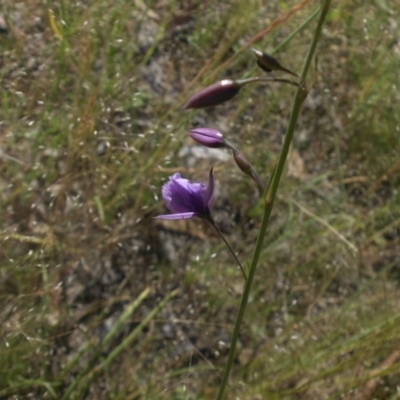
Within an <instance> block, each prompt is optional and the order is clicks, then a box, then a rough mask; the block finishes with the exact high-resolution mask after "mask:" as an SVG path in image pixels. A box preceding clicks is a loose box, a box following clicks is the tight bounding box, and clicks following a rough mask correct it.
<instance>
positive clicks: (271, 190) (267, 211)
mask: <svg viewBox="0 0 400 400" xmlns="http://www.w3.org/2000/svg"><path fill="white" fill-rule="evenodd" d="M330 3H331V0H325V1H324V3H323V5H322V6H321V12H320V16H319V20H318V24H317V28H316V30H315V34H314V37H313V40H312V43H311V46H310V49H309V51H308V53H307V57H306V59H305V62H304V65H303V69H302V73H301V82H303V84H302V87H299V88H298V89H297V91H296V95H295V99H294V102H293V106H292V112H291V114H290V119H289V123H288V127H287V130H286V135H285V140H284V142H283V145H282V150H281V153H280V156H279V160H278V163H277V165H276V168H275V171H274V173H273V176H272V178H271V179H272V181H271V184H270V185H268V188H267V190H266V192H265V195H264V201H265V203H264V213H263V218H262V222H261V227H260V231H259V234H258V238H257V243H256V246H255V249H254V254H253V259H252V261H251V265H250V270H249V275H248V278H247V281H246V284H245V287H244V291H243V295H242V300H241V302H240V308H239V311H238V315H237V317H236V322H235V326H234V329H233V334H232V340H231V345H230V349H229V355H228V361H227V363H226V366H225V371H224V375H223V377H222V382H221V386H220V388H219V391H218V396H217V400H222V399H223V397H224V393H225V388H226V386H227V383H228V380H229V375H230V372H231V369H232V365H233V361H234V357H235V350H236V344H237V341H238V337H239V332H240V327H241V324H242V321H243V317H244V314H245V311H246V306H247V302H248V299H249V295H250V290H251V285H252V283H253V278H254V275H255V272H256V267H257V264H258V260H259V257H260V253H261V249H262V247H263V241H264V237H265V233H266V230H267V226H268V222H269V219H270V216H271V211H272V207H273V204H274V201H275V197H276V194H277V191H278V187H279V182H280V179H281V176H282V173H283V168H284V166H285V162H286V158H287V155H288V152H289V148H290V143H291V141H292V137H293V132H294V128H295V126H296V122H297V118H298V116H299V112H300V108H301V105H302V103H303V101H304V99H305V98H306V96H307V93H308V92H307V89H306V88H305V86H304V82H305V80H306V77H307V74H308V71H309V69H310V65H311V62H312V59H313V56H314V53H315V49H316V46H317V43H318V40H319V38H320V36H321V31H322V26H323V24H324V21H325V17H326V15H327V13H328V10H329V6H330Z"/></svg>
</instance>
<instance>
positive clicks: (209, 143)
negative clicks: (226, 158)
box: [190, 128, 226, 149]
mask: <svg viewBox="0 0 400 400" xmlns="http://www.w3.org/2000/svg"><path fill="white" fill-rule="evenodd" d="M190 137H191V138H192V139H193V140H195V141H196V142H198V143H200V144H202V145H203V146H206V147H211V148H213V149H215V148H219V147H225V146H226V144H225V139H224V137H223V135H222V133H221V132H219V131H217V130H215V129H212V128H195V129H192V130H191V131H190Z"/></svg>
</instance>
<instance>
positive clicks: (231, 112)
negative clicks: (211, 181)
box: [0, 0, 400, 399]
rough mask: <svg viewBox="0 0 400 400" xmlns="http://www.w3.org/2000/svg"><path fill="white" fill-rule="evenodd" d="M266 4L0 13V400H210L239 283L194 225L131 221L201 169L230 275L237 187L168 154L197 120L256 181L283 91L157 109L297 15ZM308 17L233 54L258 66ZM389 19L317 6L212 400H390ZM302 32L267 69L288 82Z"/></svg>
mask: <svg viewBox="0 0 400 400" xmlns="http://www.w3.org/2000/svg"><path fill="white" fill-rule="evenodd" d="M267 3H268V4H267V5H265V4H263V2H259V1H255V0H247V1H242V0H237V1H230V2H225V3H223V4H221V3H220V2H214V1H211V2H208V3H204V5H203V3H201V2H200V3H198V4H197V3H193V8H190V7H189V6H188V5H182V4H181V3H180V2H130V1H122V0H121V1H116V2H111V3H110V2H106V1H88V2H80V3H73V2H61V3H57V4H56V3H54V2H48V4H42V2H39V1H30V2H7V4H6V5H3V6H2V7H3V8H0V12H1V13H3V14H4V16H5V18H6V20H7V23H8V26H9V33H8V34H7V35H3V34H2V35H0V46H1V48H2V52H1V55H0V88H1V90H0V103H1V104H0V149H1V151H2V153H1V154H5V155H6V156H2V157H1V158H0V210H1V211H0V243H1V244H0V317H1V320H2V326H1V328H0V336H1V337H0V339H1V340H0V397H4V398H28V397H38V398H63V396H64V398H72V399H73V398H76V399H80V398H88V399H96V398H110V399H111V398H112V399H118V398H121V399H127V398H128V399H129V398H130V399H209V398H214V397H215V394H216V391H217V389H218V383H219V379H220V377H221V374H222V369H223V367H224V365H225V361H226V356H227V348H226V343H228V341H229V337H230V334H231V331H232V328H233V323H234V318H235V315H236V312H237V309H238V305H239V301H240V293H241V284H242V282H241V278H242V277H241V274H240V271H239V270H238V269H237V268H236V267H235V266H234V265H233V263H232V259H231V255H230V254H229V253H228V252H227V251H226V249H225V248H224V247H223V245H222V244H221V243H220V242H219V240H218V238H217V237H216V236H215V234H214V232H213V231H212V230H211V229H209V228H208V227H207V226H206V225H204V224H202V223H201V221H200V222H199V221H196V220H193V221H189V222H184V223H178V222H176V223H173V224H164V223H162V224H160V223H158V222H156V221H155V220H154V219H153V218H152V217H153V216H155V215H157V214H158V213H161V212H163V211H162V210H163V209H164V208H163V205H162V203H161V201H160V196H161V185H162V183H163V182H164V181H165V180H166V179H167V177H168V176H169V175H171V174H172V173H174V172H177V171H179V172H180V173H181V174H182V175H184V176H185V177H188V178H190V179H192V180H206V178H207V174H208V170H209V168H210V166H211V165H214V170H215V176H216V185H217V192H216V197H215V204H214V216H215V219H216V221H217V223H218V224H219V226H220V227H221V229H222V230H223V232H224V234H225V235H226V236H227V238H228V239H229V241H230V242H231V244H232V246H233V248H234V249H236V250H237V251H239V257H240V259H241V260H243V262H244V263H245V264H246V263H248V262H249V260H250V257H251V254H252V249H253V246H254V243H255V238H256V234H257V231H258V228H259V224H260V216H261V213H262V207H261V205H260V202H259V199H258V193H257V190H256V188H255V187H254V184H253V182H252V181H250V180H247V179H246V177H245V176H244V175H242V174H241V173H240V171H238V170H237V168H235V165H234V163H233V162H232V161H231V160H229V161H227V162H221V161H216V160H214V159H196V160H194V162H193V160H191V159H190V157H187V156H182V155H181V153H180V151H181V149H182V147H183V146H185V145H186V146H190V145H192V144H193V143H192V142H190V141H189V140H188V138H187V132H188V130H189V129H190V128H191V127H192V124H193V123H198V121H199V120H200V121H202V122H201V123H202V124H205V125H208V126H212V127H215V128H218V129H220V130H221V131H223V132H224V134H226V135H227V136H228V137H229V138H230V140H232V141H233V142H234V143H235V145H237V146H238V147H239V148H240V150H241V151H242V152H243V154H244V155H245V156H247V157H248V158H249V159H251V162H252V163H253V164H254V165H255V166H256V167H257V170H258V171H259V173H260V175H261V176H262V177H263V178H264V179H265V180H267V178H268V177H269V175H270V174H271V172H272V167H273V165H274V163H275V162H276V161H277V157H278V154H279V150H280V146H281V143H282V132H284V131H285V128H286V123H287V120H288V116H289V115H288V114H289V112H290V108H291V103H292V99H293V94H294V90H293V88H291V87H289V86H283V85H282V86H280V85H276V84H274V85H270V86H266V85H260V86H257V85H249V86H247V87H245V88H244V89H243V91H241V93H240V95H239V96H238V97H237V98H235V99H234V100H232V101H231V102H230V103H228V104H225V105H221V106H218V107H217V108H214V109H211V110H205V111H188V112H185V113H182V112H181V111H180V110H179V107H180V106H182V104H183V103H184V102H185V100H187V98H188V97H189V96H190V95H191V94H193V93H194V92H195V91H196V90H198V89H200V88H201V87H203V86H204V85H207V84H209V83H212V82H214V81H215V80H217V79H223V78H225V77H230V78H242V77H243V76H246V74H247V73H248V71H252V70H253V69H254V59H253V56H252V54H251V52H250V51H249V49H246V44H247V43H250V42H251V40H252V38H254V37H255V35H256V34H257V33H258V32H260V31H262V30H264V29H265V28H266V27H267V26H272V27H274V26H275V25H274V24H273V22H274V21H275V20H276V19H278V18H279V17H281V16H282V15H283V14H284V13H286V12H288V10H290V9H291V8H292V7H293V6H294V5H295V4H297V3H296V2H289V3H288V2H279V1H275V2H267ZM389 3H390V2H387V6H389V7H390V6H391V5H390V4H389ZM318 4H319V3H318V2H311V3H310V4H309V5H308V6H306V7H304V8H303V9H301V10H299V11H298V12H296V13H295V14H294V15H293V16H291V17H290V18H287V19H285V18H283V19H282V20H281V22H280V23H278V24H277V25H276V26H275V28H274V29H272V30H271V32H269V33H268V34H266V35H265V36H264V37H263V38H262V39H261V40H260V41H259V42H257V43H255V44H252V45H251V46H250V47H256V48H259V49H260V50H264V51H267V52H268V51H269V52H271V51H272V50H273V49H275V48H276V47H277V46H279V45H280V44H281V43H282V42H284V41H285V39H286V38H288V37H289V36H290V35H291V33H293V32H296V31H297V30H299V29H298V28H299V27H300V26H301V24H303V23H304V21H305V20H306V19H307V18H308V17H309V16H310V15H311V14H312V13H313V12H314V11H315V9H316V8H317V6H318ZM188 7H189V8H188ZM49 8H50V9H51V10H52V12H53V15H54V20H53V23H54V24H55V26H56V27H57V30H58V31H59V35H61V36H59V37H58V34H57V31H55V30H54V29H55V28H54V26H53V27H52V26H51V20H50V17H49V12H48V9H49ZM243 10H246V12H244V11H243ZM389 11H390V10H388V9H387V7H386V6H385V4H384V3H382V2H365V3H363V2H350V3H345V2H342V3H341V4H338V3H337V2H334V4H333V9H332V11H331V13H330V14H329V16H328V21H327V23H326V25H325V28H324V33H323V37H322V39H321V43H320V45H319V47H318V51H317V53H318V64H317V67H316V68H317V71H316V73H317V75H316V80H315V83H314V87H313V89H312V91H311V93H310V95H309V98H308V99H307V101H306V103H305V104H304V107H303V109H302V112H301V117H300V120H299V123H298V127H297V130H296V132H295V136H294V144H293V148H292V151H291V154H290V156H289V162H288V164H289V166H288V171H289V173H288V174H286V176H284V177H283V180H282V184H281V187H280V189H279V192H278V193H279V197H278V201H277V203H276V205H275V208H274V211H273V214H272V224H271V226H270V229H269V230H268V232H267V237H266V241H265V246H264V248H263V251H262V254H261V263H260V266H259V269H258V271H257V274H256V278H255V283H254V288H253V291H252V293H251V296H250V303H249V308H248V310H247V314H246V316H245V322H244V325H243V329H242V332H241V335H240V345H239V349H238V356H237V362H236V364H235V366H234V371H233V374H232V378H231V381H230V385H229V387H228V391H229V395H228V397H227V398H234V397H235V396H236V397H237V398H241V399H265V398H267V399H275V398H276V399H310V398H311V399H314V398H315V399H322V398H324V399H337V398H344V399H357V398H359V399H372V398H388V399H396V398H399V394H398V389H397V384H398V383H397V382H398V380H399V373H400V356H399V354H398V353H397V352H398V343H399V333H398V332H400V329H399V328H400V322H399V317H400V314H399V307H398V305H399V301H400V298H399V295H398V289H399V288H398V280H399V276H400V274H399V260H400V259H399V256H398V254H399V224H400V222H399V221H400V208H399V194H398V191H399V189H398V186H399V178H398V172H399V170H400V162H399V156H398V154H399V151H400V141H399V126H400V121H399V120H400V113H399V112H398V103H399V97H398V70H399V67H400V55H399V46H398V43H397V42H398V37H399V29H398V27H397V25H396V23H395V22H396V21H397V19H398V15H396V12H395V7H394V6H393V10H392V12H391V13H390V12H389ZM314 26H315V21H311V22H310V23H309V24H308V25H307V26H306V27H305V28H304V29H300V30H299V31H298V32H297V33H296V35H294V36H293V38H291V40H289V41H288V42H287V43H286V44H285V46H283V47H282V48H281V49H280V50H279V51H278V52H277V53H275V56H276V57H278V59H279V60H280V61H281V62H282V63H283V64H284V65H285V66H287V67H288V68H289V69H291V70H295V71H299V70H300V68H301V65H302V62H303V60H304V57H305V53H306V51H307V48H308V46H309V43H310V39H311V35H312V33H313V27H314ZM262 74H263V72H262V71H261V72H259V71H257V70H255V71H254V72H253V75H262ZM276 76H278V74H276ZM7 156H9V157H13V158H15V159H17V160H19V161H20V162H17V161H15V160H13V159H12V158H8V157H7ZM147 288H148V292H147V291H146V292H144V291H145V290H146V289H147ZM143 293H145V294H146V295H144V294H143ZM172 294H173V295H172ZM375 378H376V379H375ZM362 396H364V397H362Z"/></svg>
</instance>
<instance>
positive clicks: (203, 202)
mask: <svg viewBox="0 0 400 400" xmlns="http://www.w3.org/2000/svg"><path fill="white" fill-rule="evenodd" d="M212 170H213V169H212V168H211V170H210V174H209V179H208V187H206V185H205V184H204V183H191V182H189V180H187V179H184V178H182V177H181V175H180V174H179V173H176V174H174V175H172V176H171V177H170V178H169V181H168V182H167V183H166V184H164V186H163V188H162V197H163V199H164V203H165V205H166V207H167V208H168V210H169V211H171V213H172V214H167V215H159V216H158V217H156V218H160V219H186V218H192V217H200V218H203V219H206V220H208V221H210V222H212V218H211V203H212V199H213V194H214V177H213V173H212Z"/></svg>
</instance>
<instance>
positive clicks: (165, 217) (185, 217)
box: [155, 212, 196, 219]
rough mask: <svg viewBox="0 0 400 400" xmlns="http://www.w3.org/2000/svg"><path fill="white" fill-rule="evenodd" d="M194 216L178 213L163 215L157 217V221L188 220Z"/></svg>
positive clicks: (191, 213) (192, 213) (189, 213)
mask: <svg viewBox="0 0 400 400" xmlns="http://www.w3.org/2000/svg"><path fill="white" fill-rule="evenodd" d="M195 215H196V213H194V212H188V213H180V214H165V215H157V217H155V218H157V219H188V218H192V217H194V216H195Z"/></svg>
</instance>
